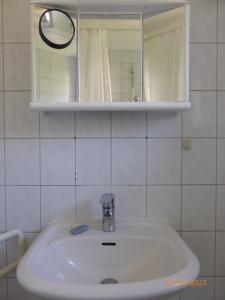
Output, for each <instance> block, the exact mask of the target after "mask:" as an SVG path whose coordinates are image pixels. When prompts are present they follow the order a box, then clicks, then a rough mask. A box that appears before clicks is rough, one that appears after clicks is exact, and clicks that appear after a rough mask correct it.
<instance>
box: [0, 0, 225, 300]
mask: <svg viewBox="0 0 225 300" xmlns="http://www.w3.org/2000/svg"><path fill="white" fill-rule="evenodd" d="M2 2H3V10H2ZM28 2H29V1H28V0H20V1H18V0H0V90H1V92H0V231H2V232H4V231H5V230H9V229H11V228H14V227H19V228H21V229H22V230H24V231H25V232H26V235H27V237H28V239H29V240H30V241H32V240H33V239H34V238H35V236H36V235H37V233H38V232H40V230H41V228H42V227H43V226H44V225H45V224H46V223H47V222H49V221H50V220H54V219H58V218H67V217H73V216H100V214H101V208H100V206H99V204H98V201H99V197H100V195H101V193H103V192H107V191H108V190H110V189H111V187H112V190H113V192H114V193H115V194H116V206H117V210H116V211H117V216H119V217H146V216H147V217H160V218H162V219H167V220H168V221H169V222H170V223H171V224H172V225H173V226H174V227H175V228H176V229H177V230H178V231H181V233H182V236H183V237H184V239H185V240H186V241H187V243H188V244H189V245H190V247H191V248H192V249H193V250H194V252H195V253H196V254H197V255H198V257H199V259H200V262H201V276H204V277H205V278H206V279H207V280H208V285H207V286H206V287H193V288H190V289H188V290H186V291H185V292H183V293H182V295H181V296H180V295H178V296H175V297H174V298H173V300H174V299H176V300H178V299H181V300H190V299H191V300H203V299H204V300H209V299H210V300H212V299H216V300H222V299H224V298H225V255H224V248H225V117H224V115H225V114H224V111H225V67H224V66H225V51H224V50H225V49H224V48H225V46H224V45H225V27H224V22H225V1H224V0H218V5H219V6H218V9H217V0H193V1H192V21H191V42H192V43H191V90H192V91H191V100H192V103H193V107H192V109H191V111H189V112H186V113H184V114H183V115H182V114H177V115H176V114H173V113H145V112H140V113H134V112H132V113H119V112H115V113H77V114H73V113H53V114H50V113H49V114H40V115H39V114H38V113H35V112H32V111H31V110H30V108H29V105H28V103H29V101H30V65H29V61H30V60H29V55H30V44H29V6H28ZM217 14H218V18H217ZM2 18H3V21H2ZM217 21H218V28H217ZM223 43H224V44H223ZM183 137H188V138H190V139H191V142H192V149H191V150H189V151H182V147H181V145H182V138H183ZM74 171H76V181H75V180H74ZM0 249H1V255H0V265H4V264H5V262H6V257H7V259H8V260H10V259H11V258H12V257H13V255H14V254H13V252H14V251H13V242H11V243H8V245H7V256H6V247H5V245H1V247H0ZM14 277H15V276H14V275H13V274H12V275H10V276H9V277H8V279H4V280H1V281H0V299H1V300H6V299H7V300H18V299H19V300H27V299H29V300H30V299H32V300H33V299H37V298H36V297H34V296H31V295H29V294H28V293H26V292H25V291H23V289H22V288H20V287H19V285H18V284H17V282H16V280H15V278H14ZM214 287H215V289H214Z"/></svg>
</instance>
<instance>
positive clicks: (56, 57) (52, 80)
mask: <svg viewBox="0 0 225 300" xmlns="http://www.w3.org/2000/svg"><path fill="white" fill-rule="evenodd" d="M46 11H47V10H46V9H45V8H41V7H38V6H34V11H33V16H34V30H35V40H34V47H35V57H34V59H35V61H36V72H34V74H35V76H36V89H35V90H36V96H35V98H36V100H37V101H40V102H49V101H54V102H71V101H76V99H77V90H78V89H77V86H78V82H77V78H78V76H77V75H76V74H77V69H78V68H77V65H78V63H77V40H76V35H75V36H74V37H73V33H72V31H71V30H72V29H71V28H72V27H73V26H74V28H77V26H76V23H77V17H76V15H75V14H72V13H68V14H69V16H70V18H71V20H72V22H73V26H72V27H71V24H69V23H67V21H66V22H65V19H64V18H65V15H64V14H63V18H62V15H58V16H57V18H55V16H54V28H53V27H52V26H51V28H49V31H48V30H47V29H44V33H45V35H46V37H47V38H48V40H49V41H50V42H51V43H54V44H57V45H61V46H62V45H65V44H66V43H68V42H69V45H68V46H67V47H66V48H65V47H62V48H64V49H54V48H52V46H49V45H48V44H46V42H44V41H43V39H42V38H41V36H40V34H39V22H40V18H41V16H42V15H43V14H44V13H45V12H46ZM49 17H50V16H49ZM46 18H47V19H48V17H47V15H46ZM56 20H57V21H59V23H60V24H59V23H58V22H56ZM69 20H70V19H69ZM70 22H71V21H70ZM62 23H63V27H62ZM65 26H66V27H65ZM43 28H44V27H43ZM59 28H61V30H60V29H59ZM68 29H69V31H68ZM65 31H67V34H66V35H65ZM71 37H73V38H72V40H71ZM70 40H71V41H70Z"/></svg>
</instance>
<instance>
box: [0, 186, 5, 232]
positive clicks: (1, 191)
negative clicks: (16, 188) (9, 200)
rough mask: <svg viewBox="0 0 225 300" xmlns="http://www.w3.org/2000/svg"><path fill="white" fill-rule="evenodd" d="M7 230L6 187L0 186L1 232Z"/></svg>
mask: <svg viewBox="0 0 225 300" xmlns="http://www.w3.org/2000/svg"><path fill="white" fill-rule="evenodd" d="M1 231H5V187H4V186H0V232H1Z"/></svg>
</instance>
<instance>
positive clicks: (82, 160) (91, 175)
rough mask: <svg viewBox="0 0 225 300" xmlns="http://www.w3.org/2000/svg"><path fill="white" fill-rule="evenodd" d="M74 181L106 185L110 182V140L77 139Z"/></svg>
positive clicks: (84, 183)
mask: <svg viewBox="0 0 225 300" xmlns="http://www.w3.org/2000/svg"><path fill="white" fill-rule="evenodd" d="M76 166H77V167H76V168H77V174H76V179H77V181H76V183H77V184H79V185H80V184H81V185H108V184H110V182H111V167H110V140H109V139H77V143H76Z"/></svg>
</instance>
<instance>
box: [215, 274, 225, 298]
mask: <svg viewBox="0 0 225 300" xmlns="http://www.w3.org/2000/svg"><path fill="white" fill-rule="evenodd" d="M224 295H225V277H216V280H215V299H216V300H224Z"/></svg>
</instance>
